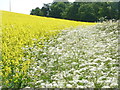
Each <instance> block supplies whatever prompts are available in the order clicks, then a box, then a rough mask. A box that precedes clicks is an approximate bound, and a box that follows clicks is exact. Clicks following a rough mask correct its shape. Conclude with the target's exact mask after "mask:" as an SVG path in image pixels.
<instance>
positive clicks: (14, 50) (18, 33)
mask: <svg viewBox="0 0 120 90" xmlns="http://www.w3.org/2000/svg"><path fill="white" fill-rule="evenodd" d="M0 12H1V13H2V25H0V28H2V33H1V32H0V33H1V34H0V38H2V42H1V43H2V46H1V47H2V48H1V52H0V54H1V56H0V58H1V60H0V64H1V72H0V75H1V77H2V78H1V79H2V81H1V83H2V87H3V88H23V87H25V86H27V85H28V83H29V82H30V81H31V76H30V75H29V73H28V72H29V71H28V70H29V67H31V63H32V62H35V60H36V59H34V58H33V57H34V56H35V57H36V55H34V54H33V52H32V51H31V52H28V51H29V50H31V49H29V47H37V48H39V49H42V48H44V46H45V43H46V42H45V41H46V40H49V39H50V37H55V36H56V35H58V33H60V32H61V31H62V30H66V29H67V28H70V27H72V28H74V27H77V26H80V25H85V26H86V25H93V24H95V23H87V22H76V21H69V20H62V19H55V18H47V17H38V16H32V15H24V14H18V13H13V12H7V11H0ZM27 48H28V49H29V50H28V49H27ZM35 54H36V52H35ZM43 57H44V56H43ZM42 61H44V59H43V60H42ZM43 67H44V66H43ZM41 69H42V68H41ZM35 77H36V76H35Z"/></svg>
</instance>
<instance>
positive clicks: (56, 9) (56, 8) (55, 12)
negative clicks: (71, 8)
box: [49, 2, 66, 18]
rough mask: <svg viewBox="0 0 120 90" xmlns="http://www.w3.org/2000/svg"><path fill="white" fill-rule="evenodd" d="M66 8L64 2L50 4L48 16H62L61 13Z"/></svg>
mask: <svg viewBox="0 0 120 90" xmlns="http://www.w3.org/2000/svg"><path fill="white" fill-rule="evenodd" d="M65 8H66V4H65V3H64V2H56V3H53V4H52V5H51V6H50V15H49V16H50V17H55V18H62V13H63V12H64V10H65Z"/></svg>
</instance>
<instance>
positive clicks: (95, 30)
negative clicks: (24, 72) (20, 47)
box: [28, 21, 118, 88]
mask: <svg viewBox="0 0 120 90" xmlns="http://www.w3.org/2000/svg"><path fill="white" fill-rule="evenodd" d="M117 23H118V22H111V21H110V22H104V23H102V24H97V25H94V26H87V27H79V28H77V29H75V30H65V31H64V30H63V31H62V33H61V34H59V35H58V36H56V37H54V38H52V39H50V40H47V41H46V42H45V44H44V47H43V48H42V49H40V48H38V47H32V49H31V50H30V51H29V52H31V53H33V54H34V55H33V58H34V63H32V65H31V67H30V70H29V72H28V74H29V75H30V76H31V79H32V81H31V82H30V83H29V85H30V86H31V87H39V88H106V87H107V88H116V87H118V84H117V79H118V27H117Z"/></svg>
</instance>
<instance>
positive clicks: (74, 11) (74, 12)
mask: <svg viewBox="0 0 120 90" xmlns="http://www.w3.org/2000/svg"><path fill="white" fill-rule="evenodd" d="M79 7H80V4H79V3H77V2H75V3H72V5H70V7H69V8H68V11H67V13H66V16H67V18H68V19H70V20H78V8H79Z"/></svg>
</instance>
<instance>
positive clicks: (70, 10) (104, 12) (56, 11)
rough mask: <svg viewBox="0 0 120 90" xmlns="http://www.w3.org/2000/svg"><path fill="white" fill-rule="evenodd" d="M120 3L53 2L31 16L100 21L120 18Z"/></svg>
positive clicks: (33, 12) (36, 10) (35, 10)
mask: <svg viewBox="0 0 120 90" xmlns="http://www.w3.org/2000/svg"><path fill="white" fill-rule="evenodd" d="M119 3H120V2H73V3H69V2H53V3H51V4H50V3H49V4H44V6H43V7H42V8H41V9H38V8H36V9H32V11H31V13H30V14H31V15H38V16H39V15H40V16H47V17H54V18H62V19H69V20H77V21H92V22H94V21H99V20H101V18H106V19H108V20H110V19H116V20H118V19H119V17H120V12H119V11H120V8H119Z"/></svg>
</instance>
